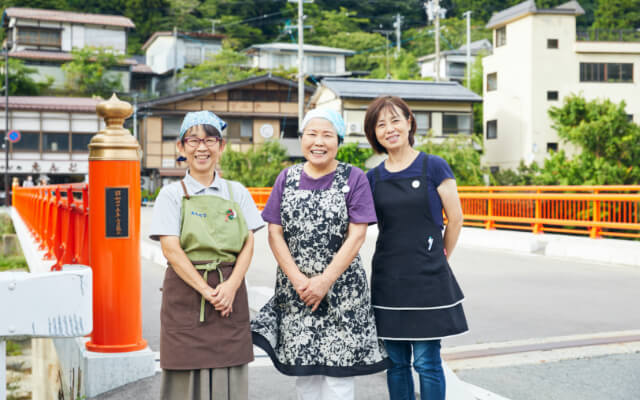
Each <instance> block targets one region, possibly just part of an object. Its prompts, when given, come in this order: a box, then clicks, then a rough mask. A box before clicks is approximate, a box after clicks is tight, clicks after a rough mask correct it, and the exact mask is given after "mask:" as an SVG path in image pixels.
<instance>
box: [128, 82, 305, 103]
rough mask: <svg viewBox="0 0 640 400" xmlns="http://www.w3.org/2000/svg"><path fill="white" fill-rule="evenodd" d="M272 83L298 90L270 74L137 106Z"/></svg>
mask: <svg viewBox="0 0 640 400" xmlns="http://www.w3.org/2000/svg"><path fill="white" fill-rule="evenodd" d="M263 82H273V83H278V84H280V85H284V86H290V87H291V88H296V89H297V88H298V83H297V82H294V81H290V80H289V79H285V78H281V77H279V76H273V75H271V74H266V75H261V76H256V77H253V78H249V79H243V80H241V81H235V82H229V83H225V84H223V85H216V86H211V87H208V88H204V89H197V90H191V91H188V92H184V93H178V94H174V95H171V96H165V97H161V98H158V99H153V100H149V101H145V102H142V103H139V104H138V107H139V108H151V107H155V106H159V105H163V104H171V103H175V102H178V101H183V100H190V99H193V98H196V97H201V96H206V95H208V94H211V93H220V92H224V91H227V90H231V89H237V88H241V87H245V86H251V85H255V84H256V83H263ZM304 90H305V91H306V92H308V93H311V92H313V91H314V90H315V88H314V87H312V86H308V85H305V87H304Z"/></svg>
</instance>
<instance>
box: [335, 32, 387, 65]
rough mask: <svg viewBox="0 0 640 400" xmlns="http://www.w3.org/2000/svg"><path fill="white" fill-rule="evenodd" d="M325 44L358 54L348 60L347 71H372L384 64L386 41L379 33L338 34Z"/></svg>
mask: <svg viewBox="0 0 640 400" xmlns="http://www.w3.org/2000/svg"><path fill="white" fill-rule="evenodd" d="M325 44H326V45H327V46H331V47H340V48H344V49H348V50H353V51H355V52H356V54H355V55H353V56H350V57H348V58H347V69H348V70H350V71H371V70H373V69H375V68H376V67H377V66H378V65H380V64H381V63H382V64H384V59H383V58H382V57H384V49H385V46H386V40H385V38H384V37H383V36H382V35H380V34H378V33H368V32H338V33H336V34H334V35H332V36H331V37H329V38H327V40H326V42H325Z"/></svg>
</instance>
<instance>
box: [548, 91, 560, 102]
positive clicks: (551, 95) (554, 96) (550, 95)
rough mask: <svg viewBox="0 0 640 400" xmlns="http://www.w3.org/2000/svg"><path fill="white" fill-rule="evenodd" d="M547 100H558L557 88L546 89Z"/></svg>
mask: <svg viewBox="0 0 640 400" xmlns="http://www.w3.org/2000/svg"><path fill="white" fill-rule="evenodd" d="M547 100H558V91H557V90H549V91H547Z"/></svg>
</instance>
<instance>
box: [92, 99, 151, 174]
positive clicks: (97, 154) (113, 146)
mask: <svg viewBox="0 0 640 400" xmlns="http://www.w3.org/2000/svg"><path fill="white" fill-rule="evenodd" d="M132 112H133V107H132V106H131V104H129V103H127V102H126V101H122V100H120V99H118V97H117V96H116V94H115V93H114V94H113V96H111V98H110V99H109V100H107V101H103V102H100V103H99V104H98V105H97V106H96V113H97V114H98V115H99V116H100V117H102V118H103V119H104V122H105V123H106V124H107V127H106V128H105V129H103V130H101V131H100V132H98V134H97V135H95V136H94V137H93V138H91V142H90V143H89V160H134V161H138V160H140V145H139V144H138V141H137V140H136V139H135V138H134V137H133V136H131V133H130V132H129V130H127V129H124V127H123V125H124V121H125V119H127V118H128V117H129V116H130V115H131V114H132Z"/></svg>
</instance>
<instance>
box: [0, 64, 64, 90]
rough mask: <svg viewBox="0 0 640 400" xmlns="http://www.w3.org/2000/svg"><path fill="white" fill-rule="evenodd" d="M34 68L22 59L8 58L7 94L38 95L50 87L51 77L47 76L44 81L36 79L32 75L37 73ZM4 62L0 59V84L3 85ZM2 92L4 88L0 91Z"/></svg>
mask: <svg viewBox="0 0 640 400" xmlns="http://www.w3.org/2000/svg"><path fill="white" fill-rule="evenodd" d="M37 72H38V70H37V69H35V68H31V67H27V66H25V65H24V62H23V61H22V60H18V59H15V58H10V59H9V96H39V95H40V94H42V92H44V91H46V90H47V89H49V87H51V84H52V83H53V80H54V79H53V78H52V77H50V76H47V77H46V79H45V81H44V82H42V81H37V80H35V79H34V78H33V77H32V75H33V74H35V73H37ZM4 75H5V64H4V59H2V60H1V61H0V84H2V86H3V87H4ZM2 94H4V90H3V92H2Z"/></svg>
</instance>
